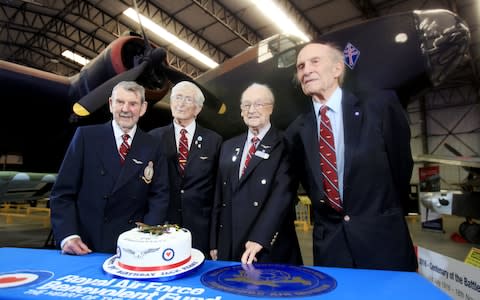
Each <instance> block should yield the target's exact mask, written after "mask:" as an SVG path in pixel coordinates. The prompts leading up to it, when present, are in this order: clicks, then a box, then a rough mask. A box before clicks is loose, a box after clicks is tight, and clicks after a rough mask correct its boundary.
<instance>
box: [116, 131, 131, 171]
mask: <svg viewBox="0 0 480 300" xmlns="http://www.w3.org/2000/svg"><path fill="white" fill-rule="evenodd" d="M129 137H130V136H129V135H128V134H126V133H125V134H124V135H122V140H123V141H122V144H121V145H120V149H118V153H120V163H121V164H122V165H123V163H124V162H125V158H126V157H127V154H128V150H130V145H129V144H128V138H129Z"/></svg>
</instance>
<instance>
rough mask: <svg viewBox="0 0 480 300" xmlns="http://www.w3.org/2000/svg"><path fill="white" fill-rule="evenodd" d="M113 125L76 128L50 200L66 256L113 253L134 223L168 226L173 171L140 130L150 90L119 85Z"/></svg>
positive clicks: (57, 236)
mask: <svg viewBox="0 0 480 300" xmlns="http://www.w3.org/2000/svg"><path fill="white" fill-rule="evenodd" d="M109 106H110V112H111V113H112V115H113V120H112V121H110V122H108V123H105V124H101V125H91V126H84V127H79V128H77V130H76V132H75V135H74V137H73V139H72V141H71V143H70V145H69V147H68V150H67V152H66V155H65V157H64V160H63V162H62V165H61V167H60V171H59V173H58V177H57V180H56V182H55V185H54V186H53V189H52V193H51V196H50V207H51V222H52V229H53V233H54V237H55V241H57V242H59V243H60V247H61V249H62V251H63V252H64V253H68V254H75V255H83V254H88V253H90V252H92V251H94V252H107V253H114V252H115V250H116V243H117V238H118V236H119V235H120V234H121V233H122V232H124V231H127V230H129V229H131V228H133V227H135V222H143V223H147V224H151V225H156V224H163V223H164V221H165V218H166V212H167V205H168V198H169V189H168V170H167V163H166V160H165V158H164V157H162V156H161V154H160V153H159V151H158V142H156V141H155V139H154V138H153V137H152V136H150V135H148V134H147V133H146V132H143V131H142V130H141V129H140V128H138V127H137V122H138V120H139V118H140V117H141V116H143V114H145V112H146V110H147V103H146V101H145V89H144V88H143V87H142V86H140V85H138V84H137V83H135V82H131V81H123V82H120V83H118V84H117V85H116V86H115V87H114V88H113V91H112V95H111V97H110V99H109Z"/></svg>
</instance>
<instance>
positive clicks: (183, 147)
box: [178, 128, 188, 176]
mask: <svg viewBox="0 0 480 300" xmlns="http://www.w3.org/2000/svg"><path fill="white" fill-rule="evenodd" d="M186 133H187V130H186V129H185V128H182V129H181V130H180V140H179V142H178V166H179V167H180V174H181V175H182V176H183V174H184V173H185V165H186V164H187V158H188V139H187V136H186Z"/></svg>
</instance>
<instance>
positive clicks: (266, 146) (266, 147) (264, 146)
mask: <svg viewBox="0 0 480 300" xmlns="http://www.w3.org/2000/svg"><path fill="white" fill-rule="evenodd" d="M260 147H262V149H263V151H265V150H267V149H270V148H272V146H269V145H264V144H260Z"/></svg>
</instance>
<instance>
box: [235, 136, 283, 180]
mask: <svg viewBox="0 0 480 300" xmlns="http://www.w3.org/2000/svg"><path fill="white" fill-rule="evenodd" d="M278 142H279V139H278V135H277V132H276V131H275V129H274V128H273V127H271V128H270V129H269V130H268V132H267V134H266V135H265V136H264V137H263V139H262V140H261V141H260V143H259V144H258V146H257V149H256V151H255V154H254V155H253V156H252V158H251V159H250V162H249V164H248V168H247V169H246V170H245V174H243V176H242V177H241V178H240V182H242V181H243V180H245V179H246V178H247V177H248V176H250V174H251V173H252V172H253V170H255V168H256V167H257V166H258V165H259V164H260V163H261V162H262V161H264V160H265V159H268V157H269V156H270V153H271V152H272V150H273V149H274V148H275V147H276V145H277V144H278ZM257 153H258V156H257V155H256V154H257Z"/></svg>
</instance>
